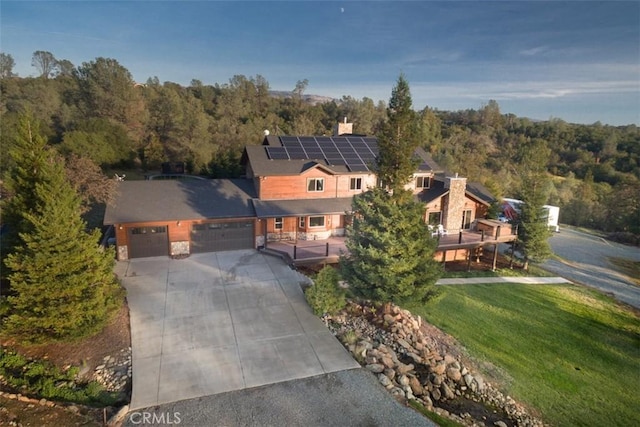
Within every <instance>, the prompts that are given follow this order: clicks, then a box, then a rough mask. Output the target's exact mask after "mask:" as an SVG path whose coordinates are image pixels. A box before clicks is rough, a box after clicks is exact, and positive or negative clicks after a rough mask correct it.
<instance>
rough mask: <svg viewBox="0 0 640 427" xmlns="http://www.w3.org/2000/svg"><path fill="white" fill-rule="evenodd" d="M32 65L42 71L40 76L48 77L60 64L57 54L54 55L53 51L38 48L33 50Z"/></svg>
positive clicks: (39, 71)
mask: <svg viewBox="0 0 640 427" xmlns="http://www.w3.org/2000/svg"><path fill="white" fill-rule="evenodd" d="M31 65H32V66H34V67H36V70H38V73H40V77H42V78H43V79H48V78H49V77H50V76H51V75H52V74H53V72H54V71H55V69H56V67H57V66H58V61H56V58H55V56H53V54H52V53H51V52H46V51H44V50H36V51H35V52H33V56H32V58H31Z"/></svg>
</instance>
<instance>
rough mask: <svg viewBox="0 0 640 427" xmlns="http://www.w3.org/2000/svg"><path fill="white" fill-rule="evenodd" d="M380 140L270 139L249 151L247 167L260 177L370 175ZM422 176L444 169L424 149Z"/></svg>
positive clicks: (343, 137) (245, 159) (356, 137)
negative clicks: (316, 169) (313, 172)
mask: <svg viewBox="0 0 640 427" xmlns="http://www.w3.org/2000/svg"><path fill="white" fill-rule="evenodd" d="M378 154H379V152H378V140H377V138H375V137H369V136H361V135H341V136H333V137H329V136H291V135H283V136H276V135H267V136H266V137H265V138H264V140H263V141H262V145H259V146H257V145H254V146H247V147H245V151H244V153H243V157H242V162H243V164H245V165H246V164H247V163H249V164H250V165H251V169H252V170H253V173H254V174H255V175H257V176H272V175H273V176H277V175H297V174H300V173H301V172H303V171H304V170H307V169H309V168H310V167H313V166H314V165H320V166H322V167H323V168H324V169H326V170H327V171H330V172H331V173H333V174H350V175H353V174H370V173H372V172H373V173H375V171H374V168H375V165H376V162H377V157H378ZM415 155H416V157H417V158H418V159H419V161H420V163H419V166H418V171H420V172H433V173H435V172H441V171H442V169H441V168H440V166H438V164H437V163H436V162H435V161H434V160H433V158H432V157H431V156H430V155H429V153H427V152H426V151H425V150H424V149H422V148H418V149H416V151H415Z"/></svg>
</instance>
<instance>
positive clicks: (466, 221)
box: [462, 209, 472, 230]
mask: <svg viewBox="0 0 640 427" xmlns="http://www.w3.org/2000/svg"><path fill="white" fill-rule="evenodd" d="M471 215H472V212H471V209H467V210H465V211H463V212H462V229H463V230H468V229H469V228H471V220H472V219H471Z"/></svg>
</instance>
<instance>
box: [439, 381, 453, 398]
mask: <svg viewBox="0 0 640 427" xmlns="http://www.w3.org/2000/svg"><path fill="white" fill-rule="evenodd" d="M440 391H441V392H442V396H443V397H444V398H445V399H453V398H454V397H455V396H456V395H455V393H454V392H453V390H451V388H450V387H449V386H448V385H447V383H442V384H441V385H440Z"/></svg>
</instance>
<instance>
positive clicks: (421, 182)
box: [416, 176, 431, 188]
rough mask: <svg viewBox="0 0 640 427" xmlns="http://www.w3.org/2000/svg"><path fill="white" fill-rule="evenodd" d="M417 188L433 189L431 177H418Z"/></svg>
mask: <svg viewBox="0 0 640 427" xmlns="http://www.w3.org/2000/svg"><path fill="white" fill-rule="evenodd" d="M416 188H431V177H430V176H418V177H416Z"/></svg>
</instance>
